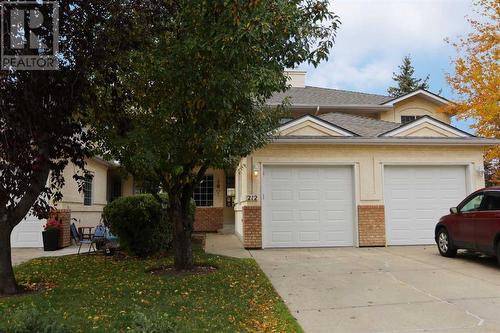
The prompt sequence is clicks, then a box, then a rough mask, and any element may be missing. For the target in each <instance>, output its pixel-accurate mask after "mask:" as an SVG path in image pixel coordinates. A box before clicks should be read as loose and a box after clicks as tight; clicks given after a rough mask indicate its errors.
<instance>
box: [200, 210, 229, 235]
mask: <svg viewBox="0 0 500 333" xmlns="http://www.w3.org/2000/svg"><path fill="white" fill-rule="evenodd" d="M223 225H224V208H223V207H197V208H196V212H195V214H194V231H199V232H217V230H219V229H222V227H223Z"/></svg>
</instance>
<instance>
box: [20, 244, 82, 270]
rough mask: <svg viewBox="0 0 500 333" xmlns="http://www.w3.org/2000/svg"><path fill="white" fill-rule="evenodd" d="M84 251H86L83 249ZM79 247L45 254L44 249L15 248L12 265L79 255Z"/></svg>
mask: <svg viewBox="0 0 500 333" xmlns="http://www.w3.org/2000/svg"><path fill="white" fill-rule="evenodd" d="M82 251H85V249H84V248H83V247H82ZM77 253H78V247H77V246H70V247H65V248H64V249H60V250H57V251H47V252H45V251H44V250H43V249H42V248H13V249H12V265H19V264H21V263H23V262H25V261H28V260H31V259H34V258H40V257H59V256H66V255H69V254H77Z"/></svg>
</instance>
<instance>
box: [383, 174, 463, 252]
mask: <svg viewBox="0 0 500 333" xmlns="http://www.w3.org/2000/svg"><path fill="white" fill-rule="evenodd" d="M465 175H466V172H465V167H463V166H386V167H385V171H384V198H385V200H384V201H385V213H386V218H385V221H386V235H387V244H388V245H424V244H433V243H434V227H435V226H436V223H437V222H438V220H439V218H440V217H441V216H443V215H446V214H447V213H448V212H449V209H450V207H453V206H456V205H457V204H459V203H460V201H461V200H463V199H464V198H465V196H466V194H467V189H466V178H465Z"/></svg>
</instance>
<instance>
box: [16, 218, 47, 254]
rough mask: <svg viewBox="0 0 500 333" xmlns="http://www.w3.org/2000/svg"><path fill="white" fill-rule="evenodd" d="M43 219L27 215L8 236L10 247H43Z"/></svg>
mask: <svg viewBox="0 0 500 333" xmlns="http://www.w3.org/2000/svg"><path fill="white" fill-rule="evenodd" d="M45 223H46V221H45V220H39V219H38V218H36V217H34V216H31V215H28V216H27V217H26V219H24V220H23V221H22V222H21V223H19V224H18V225H17V226H16V227H15V228H14V230H13V231H12V234H11V236H10V243H11V247H43V240H42V231H43V225H44V224H45Z"/></svg>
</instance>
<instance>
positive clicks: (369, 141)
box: [271, 137, 500, 147]
mask: <svg viewBox="0 0 500 333" xmlns="http://www.w3.org/2000/svg"><path fill="white" fill-rule="evenodd" d="M271 143H276V144H290V143H292V144H340V145H359V144H364V145H410V146H412V145H419V146H421V145H432V146H483V147H490V146H496V145H500V140H497V139H485V138H472V139H458V138H457V139H455V138H445V139H441V138H388V137H386V138H367V137H349V138H331V137H327V138H325V137H311V138H287V137H277V138H274V139H273V140H272V142H271Z"/></svg>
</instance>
